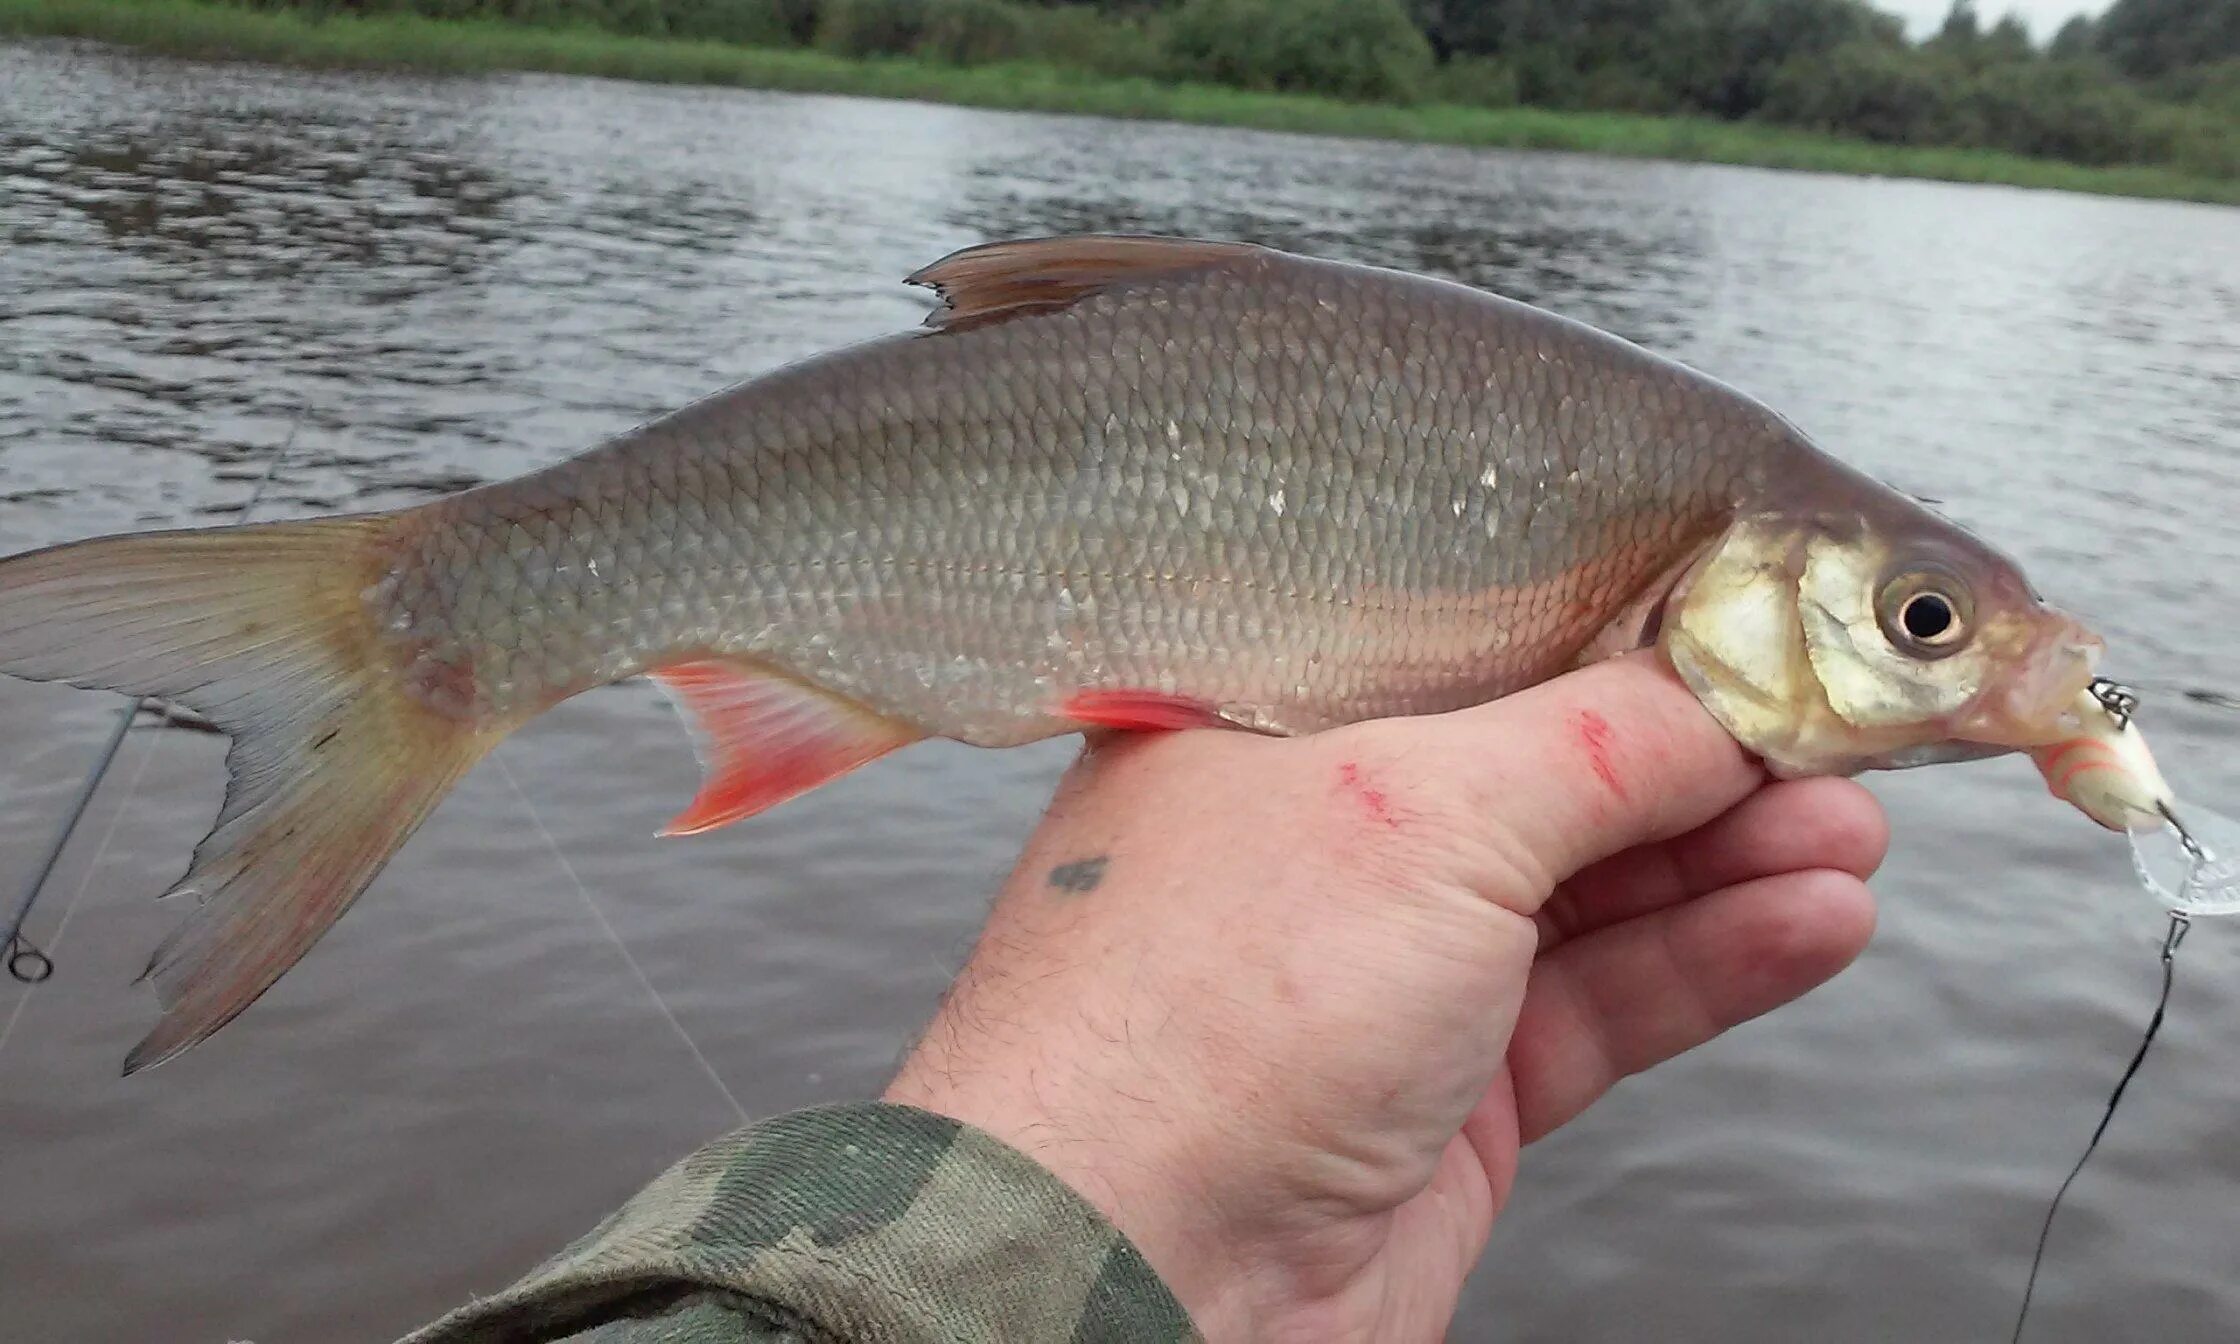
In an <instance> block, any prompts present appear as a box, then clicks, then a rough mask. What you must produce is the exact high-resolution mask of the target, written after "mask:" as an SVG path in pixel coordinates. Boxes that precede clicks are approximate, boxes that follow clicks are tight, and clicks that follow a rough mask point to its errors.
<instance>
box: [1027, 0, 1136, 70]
mask: <svg viewBox="0 0 2240 1344" xmlns="http://www.w3.org/2000/svg"><path fill="white" fill-rule="evenodd" d="M1020 12H1021V13H1022V14H1023V15H1024V17H1025V18H1026V20H1027V41H1028V44H1029V45H1030V47H1031V48H1032V49H1033V52H1034V55H1035V56H1036V58H1037V59H1039V60H1044V61H1048V62H1049V63H1050V64H1052V65H1055V66H1058V67H1060V68H1061V69H1066V70H1086V71H1088V72H1089V73H1090V74H1093V75H1109V76H1111V77H1113V78H1116V79H1129V78H1147V79H1157V78H1162V77H1165V76H1167V75H1169V74H1172V73H1173V70H1174V61H1173V60H1172V59H1171V58H1170V57H1169V56H1168V55H1167V47H1166V43H1165V41H1164V40H1163V36H1162V32H1163V30H1162V29H1161V28H1159V27H1158V25H1159V23H1160V22H1161V20H1160V18H1159V16H1158V15H1156V14H1150V13H1147V14H1144V15H1142V16H1140V17H1131V16H1126V15H1118V14H1113V15H1107V14H1104V13H1102V12H1100V11H1099V10H1098V9H1096V8H1092V7H1090V6H1088V5H1065V4H1059V5H1051V6H1048V7H1035V8H1023V9H1022V10H1021V11H1020Z"/></svg>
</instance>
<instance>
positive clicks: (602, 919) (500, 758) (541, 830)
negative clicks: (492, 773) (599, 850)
mask: <svg viewBox="0 0 2240 1344" xmlns="http://www.w3.org/2000/svg"><path fill="white" fill-rule="evenodd" d="M491 759H492V760H495V761H496V762H497V763H498V773H499V774H501V775H504V776H505V777H506V783H507V784H510V785H512V786H513V794H514V797H516V798H519V799H520V800H521V807H522V810H523V811H525V812H527V813H528V814H529V824H530V825H532V826H534V827H536V828H537V834H538V835H541V836H543V837H544V843H545V848H547V849H549V850H551V851H552V857H553V859H554V860H555V861H556V862H557V863H559V865H560V871H561V872H563V873H566V874H567V875H568V881H569V882H571V883H573V884H574V885H575V889H576V894H577V895H579V896H581V897H583V903H584V904H585V905H586V906H589V907H590V909H591V917H592V918H593V919H596V920H598V921H599V927H600V928H602V929H604V930H606V934H607V941H609V942H611V943H613V944H614V950H615V951H617V952H620V953H621V954H622V960H623V962H624V963H625V964H626V965H628V966H629V967H630V974H632V975H634V976H636V977H637V978H638V983H639V984H640V985H643V986H644V987H645V991H646V997H648V998H650V999H652V1000H653V1006H654V1007H656V1008H659V1009H660V1010H661V1015H662V1016H663V1017H665V1018H668V1019H669V1026H670V1028H671V1029H672V1030H674V1031H675V1032H676V1033H677V1039H678V1040H680V1041H683V1042H684V1048H685V1049H687V1050H689V1051H691V1052H692V1057H693V1058H694V1059H695V1060H698V1061H699V1063H700V1071H701V1072H702V1073H705V1074H707V1075H708V1081H709V1082H711V1083H713V1084H715V1089H716V1091H718V1092H721V1093H722V1094H723V1099H724V1101H725V1102H727V1103H729V1104H730V1106H731V1113H732V1114H733V1115H736V1116H738V1117H739V1123H740V1124H742V1125H745V1124H749V1123H752V1122H751V1121H749V1120H748V1118H747V1108H746V1107H744V1106H742V1105H740V1104H739V1099H738V1098H737V1097H736V1096H733V1095H732V1093H731V1089H730V1087H728V1086H727V1085H725V1083H724V1081H723V1075H722V1074H720V1073H717V1072H716V1066H715V1065H713V1064H711V1063H709V1062H708V1057H707V1056H706V1055H704V1054H702V1053H701V1052H700V1046H699V1044H698V1043H697V1042H695V1041H694V1040H693V1039H692V1033H691V1032H689V1031H686V1030H685V1029H684V1022H683V1020H682V1019H680V1018H679V1017H678V1016H677V1015H676V1012H675V1011H674V1010H673V1009H671V1008H670V1007H669V1001H668V1000H667V999H665V998H663V997H661V991H660V990H658V989H656V988H654V984H653V979H652V977H651V976H648V975H647V974H646V972H645V968H644V967H642V966H640V965H639V964H638V959H637V958H636V957H634V956H631V955H630V947H629V945H628V944H627V943H624V942H623V941H622V935H621V934H619V933H616V932H615V929H614V925H613V924H612V923H611V922H609V921H608V919H607V912H606V911H604V910H601V909H600V908H599V902H598V901H597V900H596V899H595V898H594V897H593V896H592V895H591V887H590V885H589V884H588V883H586V882H585V881H584V880H583V877H582V875H581V874H579V873H577V872H576V866H575V864H573V863H571V862H569V861H568V855H567V851H565V850H563V849H561V848H560V842H559V841H558V840H557V839H555V838H553V834H552V829H551V828H550V827H548V826H546V825H545V824H544V815H543V814H542V813H540V812H538V811H537V805H536V804H535V803H534V802H532V801H530V798H529V791H528V790H527V789H524V788H522V787H521V781H520V780H519V779H517V778H515V777H514V773H513V767H512V766H510V765H508V764H506V758H505V756H504V755H503V754H493V756H492V757H491Z"/></svg>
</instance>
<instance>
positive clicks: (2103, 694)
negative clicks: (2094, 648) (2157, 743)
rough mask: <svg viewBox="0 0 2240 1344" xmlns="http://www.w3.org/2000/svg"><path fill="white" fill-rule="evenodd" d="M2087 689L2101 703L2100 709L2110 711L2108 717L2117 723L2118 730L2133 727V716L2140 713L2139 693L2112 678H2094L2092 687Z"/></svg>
mask: <svg viewBox="0 0 2240 1344" xmlns="http://www.w3.org/2000/svg"><path fill="white" fill-rule="evenodd" d="M2086 689H2087V690H2090V691H2091V692H2092V698H2093V699H2095V700H2097V701H2099V702H2100V707H2101V708H2102V709H2105V710H2107V711H2108V717H2109V718H2112V719H2114V720H2115V721H2116V727H2117V728H2118V729H2123V728H2129V727H2130V726H2131V716H2132V715H2134V714H2136V713H2138V712H2139V693H2138V692H2137V691H2134V690H2132V689H2131V688H2130V687H2129V686H2126V685H2124V684H2123V683H2122V682H2120V681H2117V680H2115V679H2114V678H2112V677H2094V678H2093V679H2092V685H2091V686H2089V687H2087V688H2086Z"/></svg>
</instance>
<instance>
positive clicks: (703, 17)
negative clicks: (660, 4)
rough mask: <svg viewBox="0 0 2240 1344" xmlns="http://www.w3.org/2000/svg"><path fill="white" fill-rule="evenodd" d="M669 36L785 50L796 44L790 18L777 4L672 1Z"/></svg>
mask: <svg viewBox="0 0 2240 1344" xmlns="http://www.w3.org/2000/svg"><path fill="white" fill-rule="evenodd" d="M668 18H669V35H670V36H671V37H690V38H700V39H704V40H707V41H711V42H737V43H739V44H741V45H743V46H750V47H777V46H785V45H787V44H788V43H791V42H792V41H793V40H794V37H793V28H792V25H791V23H790V22H788V16H787V15H786V14H785V12H784V11H783V10H782V9H781V8H780V7H779V5H778V4H776V3H775V0H669V15H668Z"/></svg>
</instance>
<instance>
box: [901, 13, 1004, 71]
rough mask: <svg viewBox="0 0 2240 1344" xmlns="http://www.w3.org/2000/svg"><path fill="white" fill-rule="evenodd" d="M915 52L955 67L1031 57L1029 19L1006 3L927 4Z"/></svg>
mask: <svg viewBox="0 0 2240 1344" xmlns="http://www.w3.org/2000/svg"><path fill="white" fill-rule="evenodd" d="M925 10H926V12H925V21H924V26H923V27H922V28H921V29H920V31H919V34H918V41H917V45H916V46H915V48H913V50H915V51H916V52H917V53H918V54H919V55H921V56H930V57H932V58H933V59H935V60H938V61H947V62H949V63H950V64H951V65H986V64H989V63H990V62H994V61H1011V60H1017V59H1018V58H1020V57H1021V56H1025V55H1028V54H1029V52H1030V47H1031V45H1032V44H1031V42H1030V41H1029V38H1028V32H1027V15H1026V13H1025V11H1023V10H1021V9H1020V8H1019V6H1017V5H1013V4H1007V3H1005V0H927V4H926V7H925Z"/></svg>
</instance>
